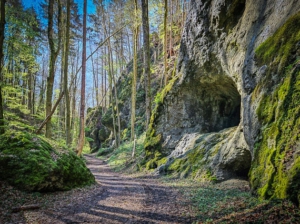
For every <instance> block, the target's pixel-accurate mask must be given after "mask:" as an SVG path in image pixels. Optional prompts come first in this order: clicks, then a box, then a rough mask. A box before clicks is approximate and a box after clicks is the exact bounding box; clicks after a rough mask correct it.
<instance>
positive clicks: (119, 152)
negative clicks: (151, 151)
mask: <svg viewBox="0 0 300 224" xmlns="http://www.w3.org/2000/svg"><path fill="white" fill-rule="evenodd" d="M144 140H145V134H143V135H141V136H140V137H139V138H138V139H137V140H136V147H135V155H134V157H132V152H133V142H124V143H123V144H121V146H120V147H119V148H117V149H111V148H101V149H100V150H99V151H98V154H97V155H98V156H99V157H100V158H101V159H106V162H107V163H108V164H109V165H110V166H111V167H112V168H113V169H114V170H115V171H121V170H127V171H130V170H135V171H136V170H137V169H138V166H137V163H138V162H139V161H140V160H141V159H142V156H143V151H144V150H143V149H144V147H143V143H144Z"/></svg>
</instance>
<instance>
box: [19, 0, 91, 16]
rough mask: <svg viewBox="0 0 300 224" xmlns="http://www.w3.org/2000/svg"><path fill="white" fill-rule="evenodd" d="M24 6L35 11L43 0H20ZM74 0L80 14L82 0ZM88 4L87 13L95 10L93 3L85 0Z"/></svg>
mask: <svg viewBox="0 0 300 224" xmlns="http://www.w3.org/2000/svg"><path fill="white" fill-rule="evenodd" d="M22 2H23V4H24V6H25V7H26V8H29V7H32V6H33V7H34V8H35V9H36V10H37V11H38V10H39V4H40V3H41V2H43V0H22ZM75 2H76V3H77V4H78V6H79V14H82V8H83V0H75ZM87 4H88V14H93V13H94V12H95V6H94V4H93V1H92V0H87Z"/></svg>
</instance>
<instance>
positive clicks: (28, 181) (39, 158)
mask: <svg viewBox="0 0 300 224" xmlns="http://www.w3.org/2000/svg"><path fill="white" fill-rule="evenodd" d="M0 142H1V143H0V176H1V179H3V180H7V181H8V182H9V183H10V184H11V185H13V186H16V187H18V188H20V189H22V190H27V191H54V190H68V189H71V188H73V187H79V186H84V185H87V184H91V183H93V182H94V177H93V175H92V174H91V172H90V171H89V170H88V169H87V167H86V166H85V164H84V162H83V161H82V160H81V159H80V158H78V157H77V156H76V154H75V153H74V152H72V151H67V150H63V149H59V150H58V151H57V150H55V149H54V148H53V147H52V146H51V145H50V144H49V143H48V142H47V141H46V140H45V139H43V138H41V137H39V136H36V135H33V134H29V133H28V132H24V131H23V132H20V131H7V132H6V133H5V134H3V135H1V136H0Z"/></svg>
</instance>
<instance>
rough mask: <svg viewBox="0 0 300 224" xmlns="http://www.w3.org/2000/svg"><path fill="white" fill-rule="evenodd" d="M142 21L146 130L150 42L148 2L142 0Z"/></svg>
mask: <svg viewBox="0 0 300 224" xmlns="http://www.w3.org/2000/svg"><path fill="white" fill-rule="evenodd" d="M142 21H143V38H144V76H145V90H146V91H145V92H146V129H148V126H149V122H150V117H151V71H150V43H149V42H150V40H149V16H148V0H142Z"/></svg>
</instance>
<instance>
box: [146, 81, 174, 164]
mask: <svg viewBox="0 0 300 224" xmlns="http://www.w3.org/2000/svg"><path fill="white" fill-rule="evenodd" d="M178 78H179V76H174V77H173V78H172V79H171V80H170V81H169V83H168V85H166V86H165V88H163V89H162V90H161V91H160V92H158V93H157V94H156V96H155V103H156V105H155V107H154V109H153V111H152V114H151V119H150V124H149V127H148V130H147V133H146V139H145V142H144V148H145V151H146V157H145V160H144V161H143V163H142V165H143V164H146V169H155V168H156V167H157V166H158V165H159V164H161V162H158V161H160V160H161V159H163V158H164V157H165V156H166V155H165V154H163V153H161V143H162V136H161V134H159V133H156V131H155V119H156V117H157V115H158V114H159V111H160V109H161V107H162V106H163V102H164V99H165V97H166V95H167V94H168V92H169V91H170V90H171V89H172V87H173V86H174V83H175V82H176V81H177V80H178Z"/></svg>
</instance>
